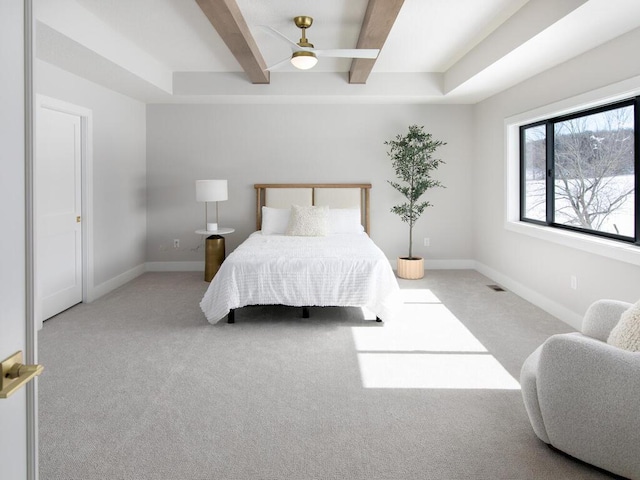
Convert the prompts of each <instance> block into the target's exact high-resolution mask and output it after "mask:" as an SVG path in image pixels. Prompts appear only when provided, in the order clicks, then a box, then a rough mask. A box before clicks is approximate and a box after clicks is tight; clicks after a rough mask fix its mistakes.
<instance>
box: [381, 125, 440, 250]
mask: <svg viewBox="0 0 640 480" xmlns="http://www.w3.org/2000/svg"><path fill="white" fill-rule="evenodd" d="M384 144H385V145H389V147H390V148H389V151H388V152H387V154H388V155H389V157H390V158H391V163H392V165H393V168H394V170H395V172H396V177H398V179H399V180H400V182H392V181H389V184H391V186H392V187H393V188H395V189H396V190H397V191H398V192H400V193H401V194H402V195H403V196H404V197H405V198H406V199H407V201H406V202H405V203H403V204H401V205H396V206H394V207H393V208H392V209H391V212H393V213H395V214H396V215H398V216H400V218H401V219H402V221H403V222H407V223H408V224H409V256H408V257H407V259H409V260H412V259H414V258H416V257H413V226H414V225H415V223H416V221H417V220H418V218H420V215H422V213H423V212H424V210H425V209H426V208H427V207H431V206H432V204H431V203H430V202H428V201H425V202H420V201H419V200H420V197H422V195H423V194H424V193H426V192H427V190H429V189H430V188H435V187H443V188H444V185H442V184H441V183H440V182H439V181H438V180H434V179H433V178H431V173H432V172H433V171H434V170H436V169H437V168H438V167H439V166H440V164H441V163H444V162H443V161H442V160H441V159H439V158H433V153H434V152H435V151H436V149H437V148H438V147H440V146H442V145H446V143H445V142H442V141H440V140H434V139H433V138H432V135H431V134H430V133H426V132H425V131H424V127H419V126H417V125H410V126H409V133H407V134H406V135H397V136H396V138H395V140H390V141H387V142H384Z"/></svg>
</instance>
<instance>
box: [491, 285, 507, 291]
mask: <svg viewBox="0 0 640 480" xmlns="http://www.w3.org/2000/svg"><path fill="white" fill-rule="evenodd" d="M487 287H489V288H490V289H491V290H494V291H496V292H504V291H505V289H504V288H502V287H501V286H500V285H487Z"/></svg>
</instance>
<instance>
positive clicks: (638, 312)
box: [607, 301, 640, 352]
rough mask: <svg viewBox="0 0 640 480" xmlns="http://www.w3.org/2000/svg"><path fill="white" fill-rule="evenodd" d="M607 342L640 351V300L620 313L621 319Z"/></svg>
mask: <svg viewBox="0 0 640 480" xmlns="http://www.w3.org/2000/svg"><path fill="white" fill-rule="evenodd" d="M607 343H608V344H609V345H613V346H614V347H618V348H623V349H625V350H630V351H632V352H640V301H638V302H637V303H635V304H634V305H632V306H631V307H630V308H629V309H627V310H625V311H624V312H623V313H622V315H620V321H619V322H618V324H617V325H616V326H615V327H613V330H611V333H610V334H609V338H608V339H607Z"/></svg>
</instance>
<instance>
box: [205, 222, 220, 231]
mask: <svg viewBox="0 0 640 480" xmlns="http://www.w3.org/2000/svg"><path fill="white" fill-rule="evenodd" d="M217 230H218V224H217V223H207V231H208V232H215V231H217Z"/></svg>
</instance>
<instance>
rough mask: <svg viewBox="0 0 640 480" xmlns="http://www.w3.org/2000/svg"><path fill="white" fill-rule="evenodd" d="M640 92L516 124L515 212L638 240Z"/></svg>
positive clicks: (530, 219)
mask: <svg viewBox="0 0 640 480" xmlns="http://www.w3.org/2000/svg"><path fill="white" fill-rule="evenodd" d="M639 99H640V97H638V98H635V99H632V100H628V101H624V102H619V103H616V104H614V105H608V106H605V107H600V108H598V109H592V110H588V111H583V112H579V113H575V114H572V115H568V116H563V117H556V118H552V119H548V120H545V121H542V122H537V123H535V124H530V125H525V126H522V127H520V165H521V168H520V172H521V173H520V177H521V181H520V185H521V187H520V190H521V195H520V198H521V202H520V219H521V220H522V221H527V222H533V223H538V224H544V225H548V226H552V227H557V228H566V229H570V230H576V231H580V232H584V233H589V234H593V235H599V236H604V237H607V238H613V239H618V240H621V241H625V242H632V243H638V229H639V227H638V224H639V223H640V222H639V221H638V210H639V208H638V203H640V202H638V199H637V198H636V197H637V195H636V188H637V186H638V184H639V183H638V176H639V174H638V170H639V168H638V165H639V161H638V156H639V155H638V152H637V149H636V147H635V144H636V141H637V139H638V134H637V133H636V128H635V121H636V117H637V114H636V109H637V104H638V101H639Z"/></svg>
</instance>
